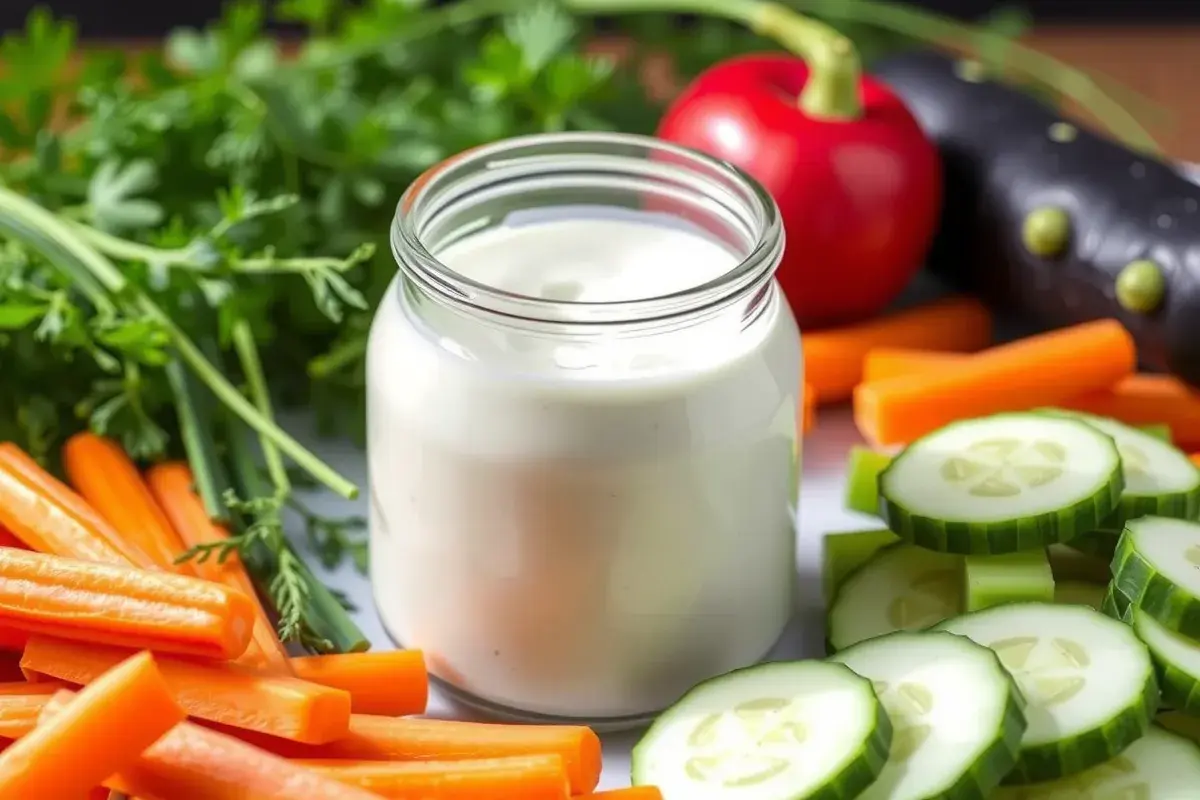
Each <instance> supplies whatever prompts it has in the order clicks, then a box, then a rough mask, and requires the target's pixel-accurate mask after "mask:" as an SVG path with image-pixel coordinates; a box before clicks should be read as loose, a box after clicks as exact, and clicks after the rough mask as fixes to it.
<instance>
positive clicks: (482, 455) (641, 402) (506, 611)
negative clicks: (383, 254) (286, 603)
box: [367, 137, 800, 724]
mask: <svg viewBox="0 0 1200 800" xmlns="http://www.w3.org/2000/svg"><path fill="white" fill-rule="evenodd" d="M605 138H606V137H573V138H572V137H534V138H533V139H532V140H517V143H518V144H521V143H524V142H532V144H531V145H528V146H532V147H534V148H535V149H536V147H537V146H538V144H539V143H540V142H541V141H544V140H561V139H566V140H571V141H575V140H582V141H583V145H581V146H586V148H588V150H585V154H586V152H588V151H590V149H595V148H597V147H599V146H600V145H602V144H603V143H604V141H605ZM607 138H611V139H617V140H619V141H621V142H627V141H628V140H633V141H634V142H637V143H638V145H639V146H642V147H645V148H654V147H657V145H653V144H643V140H641V139H640V138H639V137H607ZM597 140H599V144H597ZM504 144H505V143H502V144H501V145H500V146H503V145H504ZM500 146H493V147H500ZM553 155H554V157H555V158H558V159H559V160H553V159H551V162H552V163H550V164H548V165H547V164H542V166H543V167H544V170H539V171H538V172H537V174H536V175H535V179H537V180H543V181H544V180H546V179H547V177H546V174H545V171H546V170H549V171H550V172H551V173H552V172H553V166H554V165H555V164H558V165H559V168H560V169H561V170H562V171H563V172H566V171H567V167H569V166H570V163H571V162H570V161H566V162H564V161H563V160H562V159H561V158H560V153H559V150H555V151H554V154H553ZM688 157H689V158H694V159H700V158H701V157H699V156H692V155H690V154H689V155H688ZM576 158H578V155H577V156H576ZM470 160H471V155H470V154H468V155H467V156H465V157H463V158H461V159H460V160H459V161H458V162H452V163H451V164H449V165H447V167H446V168H443V169H444V170H446V169H447V168H451V169H448V171H449V172H450V173H451V175H450V176H447V175H446V174H445V173H442V174H441V175H440V176H435V179H434V180H431V181H430V182H429V183H428V184H426V185H425V186H424V188H423V191H424V192H426V193H429V192H435V191H436V190H437V188H438V186H439V184H440V185H441V186H442V187H443V188H442V191H448V189H447V188H446V186H447V183H448V182H449V184H450V185H451V186H452V185H454V184H453V181H451V180H450V178H454V177H457V179H458V181H459V183H461V182H462V181H464V180H466V178H464V177H463V176H462V174H461V173H462V171H468V172H469V167H470V164H469V163H467V164H465V165H464V164H463V162H464V161H466V162H469V161H470ZM518 163H519V162H518ZM638 163H644V162H638ZM704 163H706V164H707V160H704ZM564 164H565V165H566V166H564ZM492 169H495V167H494V166H493V167H492ZM654 169H660V168H659V167H654ZM722 169H724V170H727V175H729V176H732V178H730V179H731V180H732V179H734V178H735V179H737V180H739V181H741V180H745V179H744V178H743V176H741V175H740V174H737V173H733V172H732V170H728V168H724V167H722ZM455 170H458V171H459V174H458V175H457V176H455V175H454V172H455ZM469 174H470V175H474V174H476V173H469ZM483 174H484V175H485V176H487V177H488V178H490V179H492V180H495V176H491V175H488V174H487V173H483ZM422 180H424V179H422ZM580 180H583V179H582V178H581V179H580ZM487 185H488V184H487V182H486V181H482V182H480V183H479V184H478V186H477V189H478V190H479V191H481V192H483V191H484V189H485V188H486V186H487ZM752 188H753V187H751V189H752ZM714 191H715V190H714ZM412 193H413V192H412V191H411V190H410V193H409V195H407V196H406V201H411V195H412ZM726 200H728V198H726ZM406 201H402V204H401V210H400V218H401V219H400V221H399V223H398V224H399V225H404V224H405V223H406V222H407V223H410V224H411V226H412V229H413V230H415V231H418V232H419V231H420V225H419V224H418V223H417V222H413V221H412V220H411V219H406V217H408V216H411V217H417V218H419V217H421V214H422V207H421V206H420V202H421V201H420V198H418V199H417V201H415V203H413V204H412V205H410V207H409V209H408V211H407V214H406V208H405V202H406ZM678 202H679V200H678V198H673V199H672V200H671V201H670V202H668V203H664V204H659V203H646V204H645V205H648V206H650V208H649V209H630V208H629V207H627V206H626V207H618V206H617V205H616V204H612V205H607V206H605V205H596V204H586V205H585V204H577V205H568V204H555V205H553V206H548V205H544V204H543V205H541V206H540V207H539V209H538V213H536V214H527V213H525V212H524V211H517V213H513V211H512V209H511V206H512V205H513V199H512V198H509V200H508V202H507V204H506V205H504V206H503V210H504V213H503V214H502V215H500V214H490V215H489V214H487V213H478V216H479V217H486V218H487V219H488V221H489V225H487V226H486V227H478V226H472V225H471V224H470V223H469V222H468V223H467V224H466V225H465V226H463V225H460V224H459V223H462V222H463V220H462V219H456V220H455V221H454V224H453V225H451V224H446V225H442V226H440V228H439V226H438V225H437V224H435V223H434V222H427V224H426V227H427V229H428V230H429V231H431V232H429V233H426V234H425V235H424V236H423V237H422V238H421V239H418V240H417V244H416V245H414V247H413V250H412V253H408V252H406V251H405V247H404V246H403V245H405V242H403V241H402V242H400V244H398V245H397V246H396V247H395V249H396V251H397V257H398V259H399V260H400V262H401V267H402V269H401V272H400V274H399V275H398V276H397V278H396V279H395V282H394V283H393V285H392V287H391V288H390V289H389V290H388V292H387V294H386V295H385V297H384V298H383V301H382V302H381V304H380V307H379V310H378V311H377V314H376V318H375V321H374V324H373V327H372V331H371V338H370V346H369V352H368V362H367V375H368V437H369V438H368V456H369V463H370V495H371V498H370V499H371V547H372V553H371V572H372V582H373V586H374V591H375V596H376V601H377V605H378V607H379V611H380V615H381V617H382V619H383V621H384V624H385V626H386V627H387V629H388V631H389V633H390V634H391V635H392V636H393V637H394V638H395V639H396V641H397V642H398V643H400V644H401V645H403V646H405V647H412V648H420V649H422V650H423V651H425V653H426V656H427V658H428V662H429V665H430V670H431V672H432V674H433V675H434V676H435V677H436V678H437V679H438V680H439V682H440V683H441V684H442V685H443V686H444V687H446V688H449V689H450V690H451V691H452V693H454V694H456V695H457V696H458V697H459V698H460V699H462V700H465V701H466V702H469V703H473V704H475V705H477V706H481V707H484V708H486V709H489V710H491V711H494V712H499V713H502V714H506V715H516V716H529V715H535V716H541V717H552V718H571V719H584V720H588V721H592V722H598V723H604V722H609V723H613V722H615V723H617V724H620V723H621V721H629V722H635V721H637V720H638V719H639V718H642V717H645V716H646V715H649V714H652V713H654V712H655V711H657V710H660V709H661V708H663V707H665V706H666V705H668V704H670V703H671V702H673V701H674V700H675V699H676V698H677V697H678V696H679V695H680V694H681V693H682V692H683V691H685V690H686V689H687V688H688V687H689V686H691V685H692V684H694V683H696V682H697V681H699V680H703V679H704V678H706V677H709V676H711V675H714V674H718V673H721V672H725V671H728V670H730V669H734V668H737V667H740V666H745V665H747V664H749V663H752V662H754V661H756V660H758V659H759V658H761V657H762V656H763V655H764V654H765V653H766V652H767V651H768V650H769V649H770V648H771V647H772V645H773V644H774V643H775V641H776V640H777V638H778V637H779V635H780V633H781V632H782V630H783V628H784V626H785V625H786V623H787V621H788V619H789V617H790V615H791V612H792V608H793V603H792V598H793V591H794V574H795V567H794V562H795V558H794V552H795V534H794V529H793V524H792V520H793V514H794V506H792V505H791V504H792V502H793V499H794V485H793V484H794V475H795V466H796V465H795V459H796V451H795V436H796V428H795V409H796V406H797V395H798V387H799V386H800V372H799V370H800V352H799V339H798V332H797V329H796V326H795V323H794V321H793V319H792V317H791V314H790V312H789V310H788V308H787V304H786V303H785V302H783V300H782V297H781V295H780V293H779V292H778V290H777V289H776V288H775V287H774V285H773V283H772V282H771V280H770V274H771V271H772V270H773V266H772V265H770V264H767V265H760V271H761V273H762V274H761V276H760V278H761V279H760V280H757V282H756V283H748V284H747V285H746V287H745V288H744V289H743V290H742V293H741V295H745V296H741V295H738V296H736V297H734V298H727V301H726V302H724V304H721V303H714V302H709V303H708V306H711V307H710V308H708V309H707V310H705V306H703V305H700V306H699V308H684V310H682V311H679V312H677V313H674V314H667V315H666V317H665V319H664V317H663V314H662V313H661V311H660V312H658V313H657V314H656V315H655V317H651V316H648V315H647V313H646V312H645V311H644V310H641V309H640V308H639V306H638V304H639V303H644V301H648V300H654V299H659V300H662V299H664V298H679V297H680V296H681V295H686V294H688V293H689V292H690V293H693V294H696V295H697V297H700V296H704V297H710V298H711V297H716V296H717V295H719V294H720V293H721V292H720V291H719V287H718V288H710V289H705V288H704V287H714V285H716V284H721V283H722V282H723V281H725V280H727V279H728V278H729V276H730V275H731V274H733V273H735V272H736V271H737V270H738V269H739V268H741V267H742V265H743V264H744V262H747V260H748V258H749V256H750V253H751V252H753V250H754V249H755V248H757V247H759V243H758V242H757V241H756V240H754V236H759V234H758V233H757V232H743V234H741V236H742V239H743V240H741V241H740V240H739V239H738V236H735V235H734V233H732V232H731V228H722V227H721V226H718V225H705V224H704V220H702V219H700V218H699V217H697V216H696V215H695V214H693V213H690V212H687V211H686V210H685V209H684V208H683V207H682V206H680V208H679V209H678V210H679V211H681V212H684V213H673V212H675V211H676V209H675V206H676V205H677V204H678ZM701 202H703V198H702V199H701ZM698 205H699V203H698ZM656 206H657V208H661V209H662V210H656V208H655V207H656ZM482 210H483V211H484V212H486V210H487V209H486V208H485V209H482ZM478 211H479V210H478V209H477V212H478ZM425 213H426V215H427V217H429V218H430V219H434V218H435V217H436V215H435V214H434V213H433V212H429V211H428V207H426V208H425ZM766 213H768V214H770V213H773V209H767V212H766ZM467 216H470V215H467ZM418 222H419V220H418ZM697 222H699V223H700V224H697ZM464 227H465V232H464ZM438 230H441V231H442V232H443V233H442V234H441V235H440V236H438V235H435V234H436V232H437V231H438ZM768 233H770V231H768ZM439 238H440V239H441V240H442V241H434V240H435V239H439ZM443 242H444V243H443ZM777 244H778V246H781V244H782V243H781V242H778V243H777ZM778 246H776V247H775V248H774V249H776V250H777V249H778ZM422 248H425V252H424V253H421V252H420V251H421V249H422ZM423 264H424V266H423ZM431 264H432V265H434V266H433V267H429V265H431ZM426 267H429V268H430V269H436V270H438V273H437V274H438V275H441V276H452V277H451V278H449V280H455V281H462V282H463V283H462V284H461V285H462V287H466V288H465V290H464V291H465V292H467V293H470V292H474V293H475V295H477V296H476V297H475V299H473V300H472V303H471V304H466V303H463V302H461V298H460V297H457V296H452V295H447V296H444V297H443V296H440V295H439V291H440V289H439V286H438V284H436V283H435V282H433V281H429V282H426V281H425V279H424V277H423V276H422V274H421V270H422V269H424V268H426ZM706 292H707V294H706ZM725 294H730V292H729V291H727V290H726V291H725ZM734 294H735V295H736V294H737V293H736V292H735V293H734ZM480 298H482V299H480ZM693 299H695V298H693ZM663 303H666V304H670V303H674V304H675V305H676V306H680V307H682V306H681V304H682V303H683V301H682V300H678V299H677V300H663ZM503 304H508V305H507V306H504V305H503ZM514 304H517V305H516V306H515V307H516V308H519V309H520V310H521V314H520V315H515V314H514V313H513V312H512V309H513V308H514ZM698 304H699V300H696V302H695V303H693V305H698ZM530 308H533V309H536V310H537V311H536V312H531V311H529V309H530ZM545 309H549V310H545ZM622 309H626V310H625V311H622ZM535 313H536V314H540V315H541V317H546V318H547V319H534V316H535ZM597 314H623V315H624V316H625V317H627V319H624V320H619V321H604V322H602V323H599V324H597V323H596V321H595V319H594V317H595V315H597ZM639 314H641V315H642V316H641V318H639V317H638V315H639Z"/></svg>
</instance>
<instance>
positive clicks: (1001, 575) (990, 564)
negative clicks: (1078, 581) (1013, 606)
mask: <svg viewBox="0 0 1200 800" xmlns="http://www.w3.org/2000/svg"><path fill="white" fill-rule="evenodd" d="M963 584H964V585H965V586H966V590H965V592H964V598H965V599H964V602H963V607H964V610H966V611H979V610H981V609H984V608H991V607H992V606H999V605H1003V604H1004V603H1021V602H1046V603H1049V602H1052V601H1053V600H1054V573H1053V572H1051V570H1050V562H1049V560H1047V558H1046V551H1045V550H1028V551H1026V552H1024V553H1006V554H1004V555H1000V556H967V557H966V560H965V562H964V569H963Z"/></svg>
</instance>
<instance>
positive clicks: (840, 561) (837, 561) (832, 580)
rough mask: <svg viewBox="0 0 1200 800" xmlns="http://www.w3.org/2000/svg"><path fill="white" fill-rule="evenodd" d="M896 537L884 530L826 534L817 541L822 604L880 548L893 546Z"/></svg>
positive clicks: (896, 540) (827, 601)
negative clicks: (820, 548) (820, 546)
mask: <svg viewBox="0 0 1200 800" xmlns="http://www.w3.org/2000/svg"><path fill="white" fill-rule="evenodd" d="M898 541H899V539H897V538H896V534H894V533H892V532H891V531H889V530H887V529H883V530H870V531H846V532H844V533H827V534H825V538H824V539H822V540H821V545H822V550H821V560H822V567H821V584H822V587H823V589H824V591H825V604H826V605H828V604H829V601H830V600H832V599H833V596H834V594H835V593H836V592H837V590H838V587H839V586H841V585H842V582H843V581H844V580H846V576H848V575H850V573H852V572H854V571H855V570H856V569H858V568H859V567H861V566H862V565H863V564H865V563H867V562H868V561H870V560H871V558H872V557H873V556H874V555H875V554H876V553H878V552H879V551H880V550H882V549H883V548H885V547H887V546H889V545H893V544H896V542H898Z"/></svg>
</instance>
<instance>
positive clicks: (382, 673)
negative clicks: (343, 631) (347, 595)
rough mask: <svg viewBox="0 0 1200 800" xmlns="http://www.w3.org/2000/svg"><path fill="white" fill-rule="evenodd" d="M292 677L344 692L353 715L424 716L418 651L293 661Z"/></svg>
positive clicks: (425, 684) (424, 681) (424, 684)
mask: <svg viewBox="0 0 1200 800" xmlns="http://www.w3.org/2000/svg"><path fill="white" fill-rule="evenodd" d="M292 667H293V668H294V669H295V671H296V677H298V678H302V679H304V680H306V681H312V682H313V683H319V684H321V685H322V686H333V687H335V688H337V689H345V690H346V691H347V692H349V693H350V703H351V709H352V710H353V711H354V713H356V714H380V715H382V716H387V717H402V716H405V715H407V714H423V713H425V706H426V703H428V701H429V673H428V672H426V671H425V657H424V655H422V653H421V651H420V650H392V651H387V650H381V651H378V652H367V653H345V654H340V655H329V656H306V657H303V658H293V659H292Z"/></svg>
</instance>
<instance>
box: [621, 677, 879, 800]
mask: <svg viewBox="0 0 1200 800" xmlns="http://www.w3.org/2000/svg"><path fill="white" fill-rule="evenodd" d="M891 742H892V727H891V724H890V723H889V721H888V718H887V714H886V713H885V711H884V709H883V705H882V704H881V703H880V702H879V699H878V698H877V697H876V696H875V690H874V688H873V687H872V685H871V682H870V681H869V680H867V679H866V678H863V677H861V676H859V675H856V674H855V673H854V672H852V671H851V670H850V669H849V668H848V667H846V666H845V665H842V664H833V663H829V662H825V661H796V662H778V663H771V664H760V665H758V666H755V667H748V668H746V669H742V670H737V671H735V672H731V673H729V674H727V675H722V676H720V677H718V678H713V679H712V680H709V681H706V682H704V683H702V684H700V685H699V686H697V687H695V688H694V689H692V690H691V691H690V692H688V693H687V694H686V695H684V697H683V698H682V699H681V700H679V702H677V703H676V704H675V705H674V706H672V707H671V708H669V709H667V711H665V712H663V714H662V715H660V716H659V718H658V719H657V720H656V721H655V723H654V724H653V725H652V726H651V727H650V730H648V731H647V732H646V734H645V736H643V737H642V740H641V741H640V742H638V744H637V745H636V746H635V747H634V749H633V762H632V769H633V783H634V785H638V786H640V785H645V784H651V785H656V786H658V787H659V788H660V789H661V790H662V792H663V794H664V795H666V796H667V797H686V798H688V800H729V799H730V798H744V800H805V799H806V798H814V800H841V799H842V798H849V797H857V796H858V795H859V794H860V793H861V792H862V791H863V790H865V789H866V788H867V787H868V786H870V785H871V784H872V783H873V782H874V781H875V779H876V778H877V777H878V776H879V774H880V772H882V770H883V766H884V764H885V763H886V762H887V754H888V749H889V748H890V746H891Z"/></svg>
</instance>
